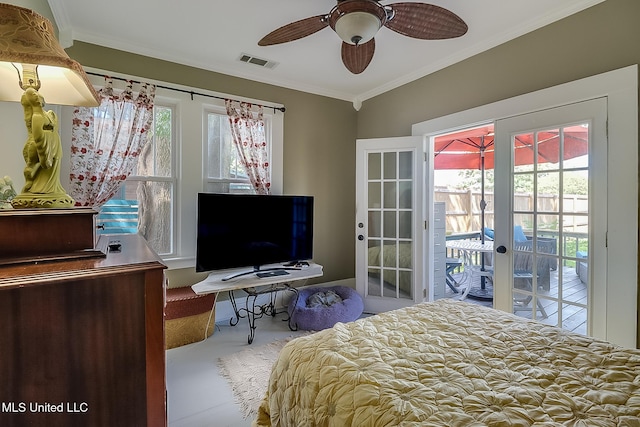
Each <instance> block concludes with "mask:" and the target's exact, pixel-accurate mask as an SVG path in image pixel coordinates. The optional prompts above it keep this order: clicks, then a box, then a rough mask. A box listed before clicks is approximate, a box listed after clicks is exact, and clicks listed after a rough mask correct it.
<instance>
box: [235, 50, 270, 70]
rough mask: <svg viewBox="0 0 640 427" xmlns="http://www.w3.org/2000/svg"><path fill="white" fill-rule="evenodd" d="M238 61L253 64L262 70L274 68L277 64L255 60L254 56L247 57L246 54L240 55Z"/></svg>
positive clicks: (259, 59)
mask: <svg viewBox="0 0 640 427" xmlns="http://www.w3.org/2000/svg"><path fill="white" fill-rule="evenodd" d="M239 60H240V61H242V62H246V63H247V64H254V65H257V66H259V67H264V68H275V67H276V66H277V65H278V63H277V62H274V61H269V60H268V59H262V58H256V57H255V56H251V55H247V54H246V53H243V54H242V55H240V58H239Z"/></svg>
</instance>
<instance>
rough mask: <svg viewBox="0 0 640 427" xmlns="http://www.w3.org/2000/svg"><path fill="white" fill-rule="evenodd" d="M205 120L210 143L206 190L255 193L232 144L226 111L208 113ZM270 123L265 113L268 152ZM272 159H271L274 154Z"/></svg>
mask: <svg viewBox="0 0 640 427" xmlns="http://www.w3.org/2000/svg"><path fill="white" fill-rule="evenodd" d="M205 120H206V123H207V132H206V138H207V143H206V145H205V147H204V153H205V159H206V163H205V170H204V176H205V178H204V191H206V192H211V193H244V194H254V193H255V190H254V188H253V186H252V185H251V182H250V181H249V177H248V176H247V171H246V170H245V167H244V165H242V163H241V162H240V159H239V155H238V150H237V149H236V147H235V145H234V143H233V136H232V135H231V127H230V125H229V118H228V117H227V113H226V111H224V110H217V109H215V110H209V111H206V112H205ZM270 122H271V118H270V117H269V115H268V114H267V113H266V112H265V114H264V123H265V135H266V139H267V144H268V145H269V151H271V137H270V132H269V130H270ZM269 157H270V158H271V154H270V155H269Z"/></svg>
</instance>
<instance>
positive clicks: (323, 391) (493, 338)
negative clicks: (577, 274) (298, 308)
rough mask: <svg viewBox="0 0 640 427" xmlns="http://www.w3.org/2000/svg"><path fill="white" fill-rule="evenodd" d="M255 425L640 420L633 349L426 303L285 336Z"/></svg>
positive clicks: (459, 305)
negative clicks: (291, 337) (288, 339)
mask: <svg viewBox="0 0 640 427" xmlns="http://www.w3.org/2000/svg"><path fill="white" fill-rule="evenodd" d="M254 426H274V427H275V426H291V427H302V426H335V427H346V426H357V427H365V426H447V427H454V426H460V427H462V426H465V427H468V426H576V427H577V426H581V427H582V426H584V427H587V426H588V427H608V426H640V351H639V350H631V349H623V348H620V347H616V346H614V345H612V344H609V343H607V342H604V341H599V340H595V339H592V338H588V337H584V336H581V335H577V334H574V333H570V332H566V331H563V330H561V329H558V328H555V327H550V326H545V325H543V324H541V323H537V322H532V321H527V320H523V319H521V318H518V317H516V316H513V315H510V314H508V313H503V312H499V311H496V310H492V309H489V308H484V307H479V306H477V305H473V304H470V303H466V302H459V301H451V300H440V301H437V302H433V303H423V304H418V305H416V306H413V307H409V308H406V309H401V310H396V311H391V312H387V313H382V314H379V315H377V316H372V317H369V318H366V319H360V320H357V321H356V322H352V323H348V324H342V323H338V324H337V325H336V326H335V327H333V328H331V329H327V330H324V331H321V332H318V333H315V334H313V335H309V336H304V337H300V338H297V339H295V340H293V341H291V342H289V343H288V344H287V345H286V346H285V347H284V348H283V350H282V352H281V353H280V356H279V359H278V361H277V362H276V364H275V365H274V368H273V371H272V374H271V379H270V383H269V389H268V391H267V394H266V396H265V398H264V399H263V401H262V404H261V407H260V411H259V414H258V418H257V419H256V420H255V421H254Z"/></svg>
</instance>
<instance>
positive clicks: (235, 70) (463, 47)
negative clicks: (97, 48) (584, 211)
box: [48, 0, 604, 104]
mask: <svg viewBox="0 0 640 427" xmlns="http://www.w3.org/2000/svg"><path fill="white" fill-rule="evenodd" d="M404 1H407V0H404ZM601 1H604V0H431V1H429V0H426V1H425V2H427V3H431V4H436V5H438V6H441V7H444V8H446V9H449V10H450V11H452V12H454V13H455V14H457V15H458V16H460V17H461V18H462V19H463V20H464V21H465V22H466V23H467V25H468V26H469V31H468V32H467V34H465V35H464V36H462V37H460V38H457V39H451V40H438V41H426V40H417V39H412V38H409V37H405V36H402V35H400V34H397V33H395V32H393V31H391V30H389V29H388V28H382V29H381V30H380V31H379V32H378V34H377V35H376V37H375V39H376V52H375V55H374V57H373V60H372V61H371V64H369V67H368V68H367V69H366V70H365V71H364V72H363V73H362V74H359V75H354V74H351V73H350V72H349V71H347V69H346V68H345V67H344V65H343V64H342V60H341V58H340V46H341V41H340V39H339V37H338V36H337V34H335V33H334V32H333V30H331V28H330V27H327V28H325V29H323V30H321V31H319V32H318V33H315V34H313V35H311V36H308V37H305V38H302V39H300V40H296V41H293V42H289V43H284V44H280V45H274V46H265V47H260V46H258V44H257V43H258V40H260V39H261V38H262V37H263V36H264V35H266V34H267V33H269V32H271V31H272V30H274V29H276V28H278V27H280V26H282V25H285V24H288V23H290V22H293V21H297V20H300V19H304V18H308V17H310V16H315V15H322V14H326V13H328V12H329V11H330V10H331V8H332V7H333V6H334V5H335V1H333V0H226V1H220V0H217V1H216V0H179V1H175V0H110V1H108V2H105V1H104V0H48V2H49V5H50V7H51V11H52V13H53V16H54V18H55V20H56V24H57V26H58V28H59V30H60V40H61V42H62V44H63V45H65V44H66V45H69V44H70V43H71V42H72V40H79V41H83V42H87V43H93V44H97V45H101V46H106V47H110V48H114V49H120V50H124V51H128V52H133V53H136V54H140V55H146V56H151V57H155V58H159V59H163V60H167V61H172V62H177V63H182V64H186V65H190V66H194V67H198V68H203V69H206V70H211V71H215V72H219V73H224V74H230V75H234V76H239V77H243V78H246V79H250V80H255V81H259V82H263V83H270V84H274V85H278V86H283V87H287V88H291V89H297V90H301V91H305V92H310V93H315V94H319V95H325V96H329V97H332V98H338V99H343V100H348V101H352V102H354V104H357V103H358V102H360V101H364V100H366V99H368V98H371V97H373V96H376V95H379V94H380V93H384V92H386V91H388V90H390V89H393V88H395V87H398V86H400V85H402V84H405V83H408V82H410V81H413V80H416V79H418V78H420V77H423V76H425V75H427V74H429V73H432V72H435V71H437V70H439V69H442V68H444V67H446V66H449V65H451V64H453V63H456V62H458V61H461V60H463V59H465V58H468V57H470V56H472V55H475V54H477V53H480V52H482V51H485V50H487V49H490V48H492V47H494V46H497V45H499V44H501V43H504V42H506V41H508V40H511V39H513V38H515V37H518V36H520V35H523V34H526V33H528V32H530V31H533V30H535V29H537V28H540V27H542V26H544V25H547V24H550V23H552V22H554V21H557V20H559V19H562V18H564V17H566V16H569V15H571V14H573V13H576V12H579V11H581V10H583V9H586V8H587V7H590V6H593V5H595V4H597V3H600V2H601ZM381 3H382V4H385V5H387V4H392V3H397V1H389V0H387V1H382V2H381ZM241 54H249V55H252V56H255V57H258V58H261V59H266V60H269V61H275V62H276V63H277V66H276V67H275V68H273V69H267V68H263V67H259V66H257V65H253V64H247V63H244V62H240V61H239V60H238V59H239V57H240V56H241Z"/></svg>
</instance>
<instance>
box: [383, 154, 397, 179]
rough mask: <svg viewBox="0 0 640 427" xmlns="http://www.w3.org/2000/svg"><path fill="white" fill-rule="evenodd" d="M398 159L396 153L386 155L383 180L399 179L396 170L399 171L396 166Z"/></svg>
mask: <svg viewBox="0 0 640 427" xmlns="http://www.w3.org/2000/svg"><path fill="white" fill-rule="evenodd" d="M396 159H397V154H396V153H394V152H387V153H384V165H383V166H384V174H383V178H384V179H396V178H397V174H396V169H397V167H396V166H397V165H396Z"/></svg>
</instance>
